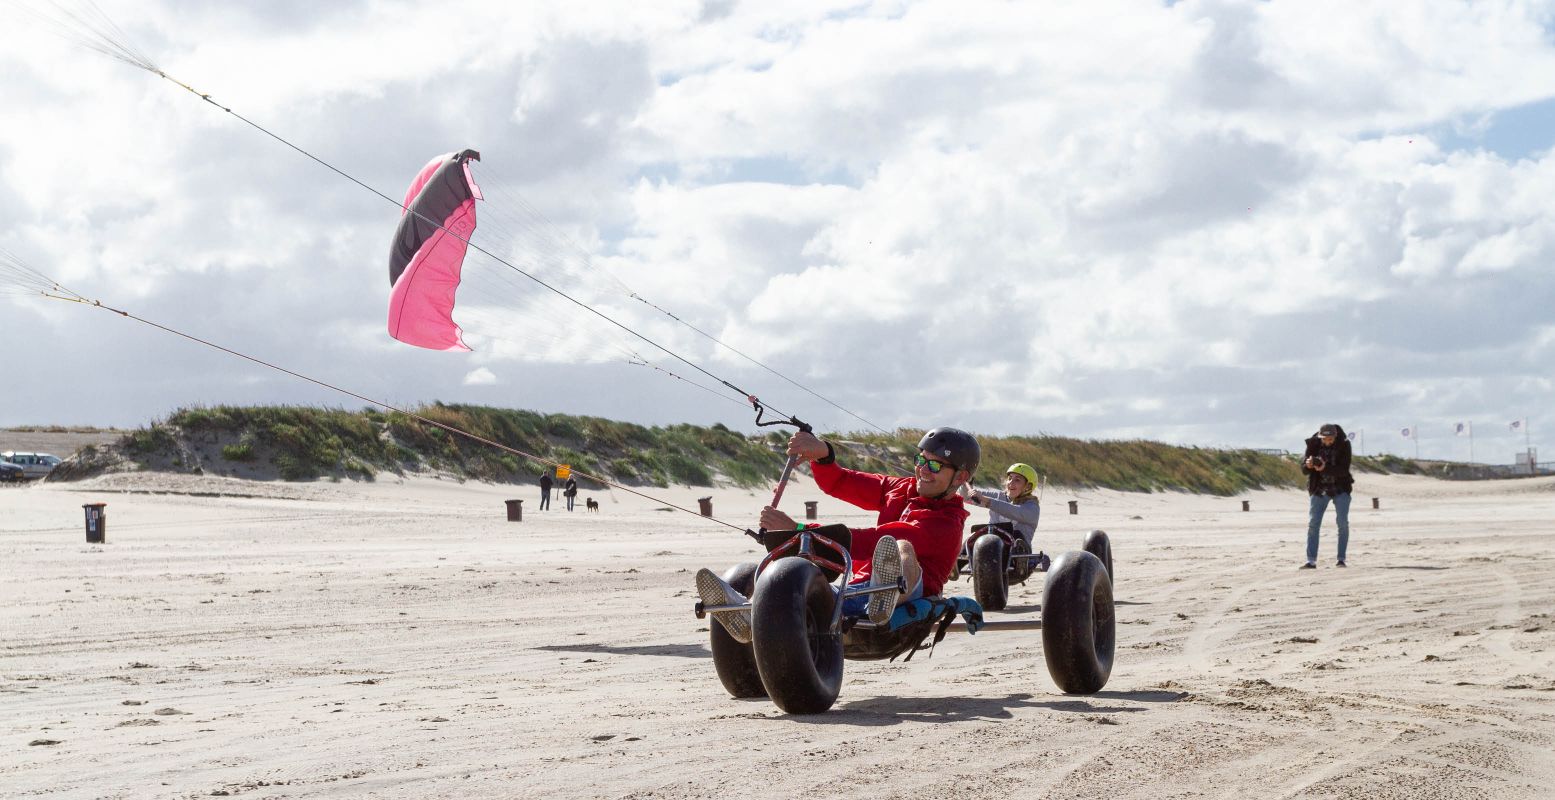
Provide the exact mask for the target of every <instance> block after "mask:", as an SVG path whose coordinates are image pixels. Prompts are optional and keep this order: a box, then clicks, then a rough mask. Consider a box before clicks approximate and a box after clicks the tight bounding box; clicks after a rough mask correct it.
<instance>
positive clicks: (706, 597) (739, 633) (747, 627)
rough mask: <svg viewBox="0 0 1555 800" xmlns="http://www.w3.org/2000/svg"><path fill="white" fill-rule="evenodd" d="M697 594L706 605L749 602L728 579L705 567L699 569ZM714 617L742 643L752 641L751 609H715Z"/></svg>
mask: <svg viewBox="0 0 1555 800" xmlns="http://www.w3.org/2000/svg"><path fill="white" fill-rule="evenodd" d="M697 594H698V595H701V597H702V605H704V606H736V605H740V604H741V603H745V602H748V600H747V598H746V597H745V595H743V594H740V593H739V591H737V590H736V589H735V588H734V587H733V586H730V585H729V582H728V581H725V580H724V579H723V578H720V577H718V576H717V575H715V574H714V573H713V571H712V570H710V569H708V568H706V567H703V568H702V569H699V570H697ZM712 614H713V619H716V620H718V622H719V624H721V625H723V626H724V630H726V631H728V632H729V636H730V637H731V638H733V639H734V640H735V641H736V642H739V643H740V644H750V643H751V612H750V609H748V608H747V609H741V610H738V611H714V612H712Z"/></svg>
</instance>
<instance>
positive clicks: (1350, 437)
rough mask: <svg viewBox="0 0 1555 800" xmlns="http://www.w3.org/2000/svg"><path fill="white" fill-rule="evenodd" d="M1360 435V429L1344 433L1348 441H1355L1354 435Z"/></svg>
mask: <svg viewBox="0 0 1555 800" xmlns="http://www.w3.org/2000/svg"><path fill="white" fill-rule="evenodd" d="M1360 435H1361V432H1360V431H1350V432H1349V433H1347V434H1345V435H1344V438H1346V439H1349V440H1350V441H1352V442H1353V441H1355V437H1357V436H1360Z"/></svg>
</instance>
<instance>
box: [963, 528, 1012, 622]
mask: <svg viewBox="0 0 1555 800" xmlns="http://www.w3.org/2000/svg"><path fill="white" fill-rule="evenodd" d="M1005 564H1006V561H1005V558H1004V540H1003V539H1001V538H999V537H998V536H996V535H994V534H991V533H988V534H984V535H982V536H979V537H978V538H977V541H975V542H973V543H972V597H973V598H974V599H976V600H977V604H978V605H980V606H982V607H983V610H984V611H1003V610H1004V607H1005V605H1007V604H1008V603H1009V599H1010V585H1009V576H1008V575H1006V574H1005V572H1004V570H1005Z"/></svg>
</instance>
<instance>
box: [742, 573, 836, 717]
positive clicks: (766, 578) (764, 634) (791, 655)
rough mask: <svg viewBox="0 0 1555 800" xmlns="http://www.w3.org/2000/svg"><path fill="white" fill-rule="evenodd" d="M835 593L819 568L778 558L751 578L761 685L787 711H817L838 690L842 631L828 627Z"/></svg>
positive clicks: (829, 704) (754, 639)
mask: <svg viewBox="0 0 1555 800" xmlns="http://www.w3.org/2000/svg"><path fill="white" fill-rule="evenodd" d="M836 603H837V595H836V592H835V591H834V590H833V589H832V587H831V584H830V583H828V582H827V581H826V576H825V575H823V574H822V573H821V570H820V568H819V567H817V566H815V565H814V564H811V563H810V562H809V561H806V560H804V559H802V558H780V559H778V560H777V561H773V562H772V563H770V564H768V565H767V569H766V571H765V572H763V573H761V576H760V577H758V578H757V579H756V591H755V594H754V595H753V597H752V598H751V644H752V646H753V649H754V652H755V659H756V669H757V672H758V673H760V675H761V685H762V686H763V687H764V688H765V689H766V690H767V695H768V696H769V697H771V698H772V702H773V703H775V704H777V707H778V708H781V709H783V710H784V711H787V712H788V713H790V714H819V713H821V712H823V711H825V710H827V709H829V708H831V707H832V704H833V703H835V702H837V694H838V693H839V692H840V691H841V689H842V635H841V634H840V633H838V632H836V631H833V630H832V629H831V621H832V612H833V610H834V609H835V608H836Z"/></svg>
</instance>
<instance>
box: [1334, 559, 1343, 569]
mask: <svg viewBox="0 0 1555 800" xmlns="http://www.w3.org/2000/svg"><path fill="white" fill-rule="evenodd" d="M1334 566H1336V567H1343V566H1344V559H1342V558H1341V559H1339V563H1337V564H1335V565H1334Z"/></svg>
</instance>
